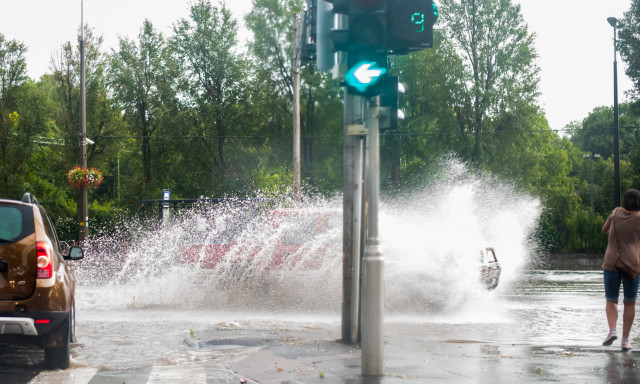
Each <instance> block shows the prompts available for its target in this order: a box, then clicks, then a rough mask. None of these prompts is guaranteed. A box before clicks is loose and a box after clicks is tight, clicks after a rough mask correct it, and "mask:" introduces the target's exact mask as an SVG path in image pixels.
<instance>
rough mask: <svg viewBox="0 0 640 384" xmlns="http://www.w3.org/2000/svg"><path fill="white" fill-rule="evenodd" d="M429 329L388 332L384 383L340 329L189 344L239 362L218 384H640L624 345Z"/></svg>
mask: <svg viewBox="0 0 640 384" xmlns="http://www.w3.org/2000/svg"><path fill="white" fill-rule="evenodd" d="M423 327H424V325H416V324H388V325H387V326H386V329H385V333H386V336H385V346H384V356H383V361H384V374H383V375H382V376H363V375H362V372H361V351H360V349H359V348H358V347H357V346H353V345H349V344H345V343H342V342H341V340H340V339H339V338H336V334H335V332H336V330H335V329H334V330H327V329H313V328H309V329H299V330H288V329H283V330H226V329H217V330H209V331H201V332H199V333H198V334H197V335H194V336H190V337H189V338H188V339H186V340H185V342H186V343H188V344H189V345H190V346H191V347H193V348H196V349H198V348H200V349H212V350H216V351H218V352H219V356H220V358H221V359H222V360H226V359H225V358H223V357H222V356H223V355H226V356H227V357H229V356H235V359H229V360H227V361H226V362H225V363H224V365H225V367H226V368H227V369H228V370H229V371H228V374H229V375H228V376H226V377H219V378H218V380H220V381H217V382H221V383H222V382H236V381H233V380H237V382H238V383H241V382H243V381H242V380H245V381H246V382H247V383H274V384H276V383H277V384H285V383H289V384H291V383H348V384H356V383H362V384H372V383H381V384H392V383H394V384H395V383H427V382H428V383H515V382H533V383H538V382H554V383H639V382H640V350H636V351H633V350H632V351H629V352H622V351H621V349H620V346H619V343H617V345H616V343H614V345H613V346H611V347H602V346H600V345H597V344H595V345H594V346H593V347H585V346H579V347H578V346H571V345H546V346H543V345H530V344H510V343H505V342H504V341H499V342H496V341H492V340H463V339H451V338H449V337H448V335H437V334H430V332H428V331H425V329H424V328H423ZM189 339H191V340H189ZM234 349H235V351H234ZM239 350H242V351H243V352H242V353H237V352H238V351H239ZM213 382H216V381H215V380H214V381H213Z"/></svg>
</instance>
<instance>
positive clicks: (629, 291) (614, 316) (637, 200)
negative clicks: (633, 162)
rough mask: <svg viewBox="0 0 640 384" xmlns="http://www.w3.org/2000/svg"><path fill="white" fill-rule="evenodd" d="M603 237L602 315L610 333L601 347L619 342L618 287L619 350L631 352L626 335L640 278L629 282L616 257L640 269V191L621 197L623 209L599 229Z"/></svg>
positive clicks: (633, 314) (614, 211)
mask: <svg viewBox="0 0 640 384" xmlns="http://www.w3.org/2000/svg"><path fill="white" fill-rule="evenodd" d="M602 232H603V233H608V234H609V241H608V243H607V251H606V252H605V254H604V262H603V263H602V269H603V279H604V292H605V299H606V305H605V312H606V315H607V323H608V324H609V333H608V334H607V337H606V338H605V340H604V342H603V343H602V345H604V346H610V345H611V344H613V342H614V341H615V340H616V339H617V338H618V336H617V335H616V323H617V321H618V297H619V295H620V284H622V287H623V296H624V299H623V302H624V310H623V312H622V340H621V341H622V343H621V346H622V350H623V351H628V350H630V349H631V343H630V342H629V334H630V333H631V326H632V325H633V320H634V318H635V316H636V299H637V297H638V285H639V284H640V278H636V279H632V278H630V277H628V276H626V275H625V274H623V273H622V272H621V271H619V270H618V269H617V268H616V266H615V263H616V259H617V258H618V256H621V257H623V258H624V259H625V260H626V261H627V262H629V263H631V264H633V265H635V266H640V191H638V190H636V189H630V190H628V191H626V192H625V193H624V196H623V197H622V207H620V208H616V209H614V210H613V212H612V213H611V215H610V216H609V218H607V221H606V222H605V223H604V226H603V227H602Z"/></svg>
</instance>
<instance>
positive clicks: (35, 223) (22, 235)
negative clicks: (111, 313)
mask: <svg viewBox="0 0 640 384" xmlns="http://www.w3.org/2000/svg"><path fill="white" fill-rule="evenodd" d="M82 257H83V252H82V249H81V248H79V247H69V246H68V245H67V244H66V243H64V242H60V241H58V236H57V235H56V231H55V229H54V227H53V224H52V223H51V219H50V218H49V215H48V214H47V212H46V211H45V209H44V208H43V207H42V206H41V205H40V204H39V203H38V201H37V200H36V199H35V197H33V195H31V194H30V193H25V194H24V196H23V197H22V201H17V200H5V199H0V341H6V342H10V343H11V342H17V343H28V344H35V345H39V346H40V347H41V348H44V357H45V365H46V366H47V367H48V368H62V369H64V368H67V367H69V359H70V356H69V343H70V342H71V341H74V338H75V306H74V298H75V277H74V275H73V272H72V270H71V269H70V268H69V265H67V260H79V259H82Z"/></svg>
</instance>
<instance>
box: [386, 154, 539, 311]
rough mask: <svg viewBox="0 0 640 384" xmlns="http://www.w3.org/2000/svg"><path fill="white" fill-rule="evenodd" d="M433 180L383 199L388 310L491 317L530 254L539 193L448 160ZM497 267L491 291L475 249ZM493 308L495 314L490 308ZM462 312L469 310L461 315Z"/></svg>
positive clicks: (532, 252)
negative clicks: (491, 253)
mask: <svg viewBox="0 0 640 384" xmlns="http://www.w3.org/2000/svg"><path fill="white" fill-rule="evenodd" d="M445 169H446V172H444V173H443V174H442V175H443V177H442V178H440V179H439V181H438V182H436V183H432V184H430V185H429V186H427V187H424V188H422V189H420V190H418V191H414V192H412V193H410V194H408V195H404V196H399V197H397V198H393V199H391V200H390V201H387V202H385V203H384V205H383V207H382V214H381V217H380V226H381V233H382V238H383V247H384V249H383V252H384V254H385V260H386V276H385V278H386V306H387V309H388V311H389V312H391V313H394V312H398V313H401V314H412V313H413V314H417V315H419V316H420V315H424V314H425V313H426V314H429V315H431V320H438V319H441V320H443V321H451V320H453V319H455V321H457V322H464V321H466V320H465V319H473V320H474V321H478V320H479V319H480V317H482V315H483V314H487V316H488V319H487V320H488V321H489V320H491V321H495V320H496V318H495V316H493V315H495V312H496V311H495V310H496V309H498V308H499V305H498V301H499V300H500V299H499V297H500V293H501V292H502V291H504V290H505V289H506V288H508V287H509V285H510V284H512V283H513V282H515V281H517V279H518V278H519V277H520V276H521V275H522V272H523V268H524V266H525V264H526V263H527V262H528V261H529V259H530V258H531V257H534V256H535V244H533V243H532V241H531V234H532V232H533V231H534V229H535V226H536V224H537V220H538V218H539V215H540V203H539V201H538V200H537V199H535V198H532V197H530V196H526V195H523V194H522V193H520V192H518V191H516V190H514V189H513V188H511V187H509V186H507V185H504V184H503V183H500V182H498V181H496V180H493V179H491V178H477V177H475V176H473V175H472V174H471V173H470V172H469V171H468V170H467V169H466V167H465V166H464V165H463V164H461V163H459V162H457V161H455V160H449V161H448V163H447V165H446V167H445ZM486 247H493V248H494V249H495V252H496V256H497V258H498V261H499V262H500V265H501V267H502V273H501V276H500V284H499V285H498V288H497V289H496V291H491V292H489V291H487V290H486V289H485V288H484V287H483V286H482V284H481V280H480V277H479V256H480V251H481V250H482V249H485V248H486ZM487 308H491V310H492V311H493V314H491V313H487ZM465 314H466V316H465Z"/></svg>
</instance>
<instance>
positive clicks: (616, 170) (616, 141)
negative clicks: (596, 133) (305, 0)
mask: <svg viewBox="0 0 640 384" xmlns="http://www.w3.org/2000/svg"><path fill="white" fill-rule="evenodd" d="M607 21H608V22H609V24H610V25H611V26H612V27H613V186H614V202H615V206H616V207H619V206H620V138H619V130H620V125H619V122H618V115H619V110H618V48H617V44H618V37H617V36H618V34H617V28H616V26H617V24H618V19H616V18H615V17H609V18H607Z"/></svg>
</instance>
